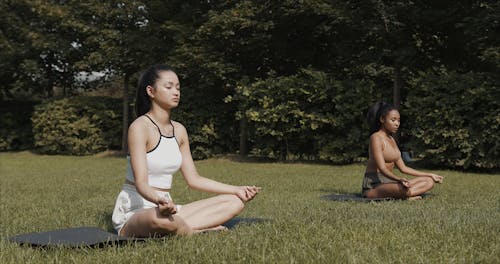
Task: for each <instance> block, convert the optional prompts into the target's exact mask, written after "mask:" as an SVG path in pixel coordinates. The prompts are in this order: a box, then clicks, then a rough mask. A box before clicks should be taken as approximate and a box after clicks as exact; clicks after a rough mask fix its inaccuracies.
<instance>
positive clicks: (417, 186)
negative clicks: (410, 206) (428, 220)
mask: <svg viewBox="0 0 500 264" xmlns="http://www.w3.org/2000/svg"><path fill="white" fill-rule="evenodd" d="M367 119H368V125H369V126H370V146H369V158H368V164H367V166H366V171H365V177H364V178H363V190H362V191H363V196H364V197H367V198H385V197H392V198H407V199H411V200H417V199H421V198H422V197H421V196H420V195H421V194H423V193H425V192H427V191H429V190H430V189H432V187H433V186H434V183H436V182H437V183H441V182H442V181H443V176H440V175H437V174H434V173H427V172H421V171H418V170H415V169H412V168H409V167H407V166H406V165H405V163H404V162H403V159H402V158H401V152H400V150H399V148H398V145H397V143H396V141H395V140H394V137H393V134H394V133H396V131H398V128H399V124H400V115H399V111H398V110H397V109H396V108H395V107H394V106H393V105H391V104H388V103H384V102H378V103H376V104H374V105H373V106H372V107H371V108H370V109H369V110H368V114H367ZM394 166H396V167H398V169H399V171H400V172H402V173H404V174H409V175H412V176H415V178H413V179H407V178H401V177H399V176H397V175H396V174H394V172H393V169H394Z"/></svg>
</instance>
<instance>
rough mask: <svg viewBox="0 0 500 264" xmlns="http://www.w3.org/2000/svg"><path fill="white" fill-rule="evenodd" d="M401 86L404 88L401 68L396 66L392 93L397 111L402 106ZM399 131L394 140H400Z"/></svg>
mask: <svg viewBox="0 0 500 264" xmlns="http://www.w3.org/2000/svg"><path fill="white" fill-rule="evenodd" d="M401 86H402V79H401V66H400V65H398V64H396V65H395V67H394V87H393V91H392V95H393V99H392V100H393V105H394V107H396V109H399V107H400V106H401ZM399 133H400V132H399V131H398V132H396V133H395V134H394V139H396V141H398V140H399Z"/></svg>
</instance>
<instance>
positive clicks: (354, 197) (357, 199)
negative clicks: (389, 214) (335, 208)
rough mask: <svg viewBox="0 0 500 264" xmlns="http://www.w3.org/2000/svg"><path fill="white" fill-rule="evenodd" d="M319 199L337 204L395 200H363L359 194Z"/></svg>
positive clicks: (332, 195)
mask: <svg viewBox="0 0 500 264" xmlns="http://www.w3.org/2000/svg"><path fill="white" fill-rule="evenodd" d="M321 199H323V200H330V201H339V202H346V201H354V202H383V201H391V200H396V199H394V198H365V197H363V196H361V194H327V195H323V196H321Z"/></svg>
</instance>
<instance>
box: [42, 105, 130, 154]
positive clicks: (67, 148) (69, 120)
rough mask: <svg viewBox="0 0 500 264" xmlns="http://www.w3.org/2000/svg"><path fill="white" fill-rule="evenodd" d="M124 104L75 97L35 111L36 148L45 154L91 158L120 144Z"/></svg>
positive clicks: (116, 147) (43, 106)
mask: <svg viewBox="0 0 500 264" xmlns="http://www.w3.org/2000/svg"><path fill="white" fill-rule="evenodd" d="M121 115H122V114H121V101H120V100H119V99H113V98H107V97H72V98H65V99H61V100H55V101H51V102H48V103H45V104H42V105H39V106H37V107H36V108H35V112H34V114H33V117H32V122H33V134H34V145H35V148H36V150H37V151H38V152H40V153H44V154H70V155H89V154H95V153H97V152H100V151H103V150H106V149H118V148H119V147H120V144H121V132H122V130H121V126H122V124H121Z"/></svg>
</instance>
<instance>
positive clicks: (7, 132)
mask: <svg viewBox="0 0 500 264" xmlns="http://www.w3.org/2000/svg"><path fill="white" fill-rule="evenodd" d="M38 103H39V102H36V101H3V102H1V104H0V114H1V117H0V151H12V150H26V149H30V148H32V147H33V133H32V127H31V120H30V118H31V115H32V113H33V109H34V106H35V105H36V104H38Z"/></svg>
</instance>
